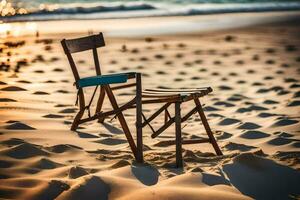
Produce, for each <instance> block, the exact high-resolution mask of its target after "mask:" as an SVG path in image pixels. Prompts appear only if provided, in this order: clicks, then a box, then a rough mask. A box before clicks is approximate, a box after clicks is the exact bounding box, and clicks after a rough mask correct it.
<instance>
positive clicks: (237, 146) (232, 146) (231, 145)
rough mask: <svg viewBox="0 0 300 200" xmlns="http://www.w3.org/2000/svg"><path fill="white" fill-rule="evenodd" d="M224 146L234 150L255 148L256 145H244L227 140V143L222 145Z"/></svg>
mask: <svg viewBox="0 0 300 200" xmlns="http://www.w3.org/2000/svg"><path fill="white" fill-rule="evenodd" d="M224 148H226V149H228V150H230V151H235V150H239V151H250V150H251V149H255V148H256V147H253V146H248V145H245V144H237V143H234V142H229V143H228V144H226V145H225V146H224Z"/></svg>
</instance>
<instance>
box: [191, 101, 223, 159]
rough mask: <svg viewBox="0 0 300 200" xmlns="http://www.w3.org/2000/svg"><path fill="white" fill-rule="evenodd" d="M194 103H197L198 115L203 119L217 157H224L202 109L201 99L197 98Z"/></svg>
mask: <svg viewBox="0 0 300 200" xmlns="http://www.w3.org/2000/svg"><path fill="white" fill-rule="evenodd" d="M194 101H195V104H196V106H197V107H198V109H197V110H198V113H199V115H200V118H201V121H202V123H203V126H204V128H205V130H206V133H207V135H208V137H209V140H210V143H211V144H212V146H213V148H214V150H215V152H216V154H217V155H223V153H222V151H221V150H220V148H219V146H218V143H217V142H216V139H215V137H214V135H213V133H212V131H211V129H210V126H209V124H208V122H207V119H206V117H205V114H204V111H203V108H202V105H201V103H200V101H199V99H198V98H195V99H194Z"/></svg>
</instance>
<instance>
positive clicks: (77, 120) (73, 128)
mask: <svg viewBox="0 0 300 200" xmlns="http://www.w3.org/2000/svg"><path fill="white" fill-rule="evenodd" d="M83 114H84V110H80V111H79V112H78V113H77V114H76V116H75V118H74V120H73V123H72V126H71V131H76V129H77V128H78V126H79V121H80V119H81V117H82V116H83Z"/></svg>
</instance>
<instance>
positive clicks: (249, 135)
mask: <svg viewBox="0 0 300 200" xmlns="http://www.w3.org/2000/svg"><path fill="white" fill-rule="evenodd" d="M269 136H270V134H267V133H264V132H261V131H246V132H245V133H243V134H241V135H240V137H241V138H245V139H260V138H265V137H269Z"/></svg>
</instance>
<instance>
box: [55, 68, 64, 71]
mask: <svg viewBox="0 0 300 200" xmlns="http://www.w3.org/2000/svg"><path fill="white" fill-rule="evenodd" d="M53 71H54V72H63V71H64V70H63V69H61V68H54V69H53Z"/></svg>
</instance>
